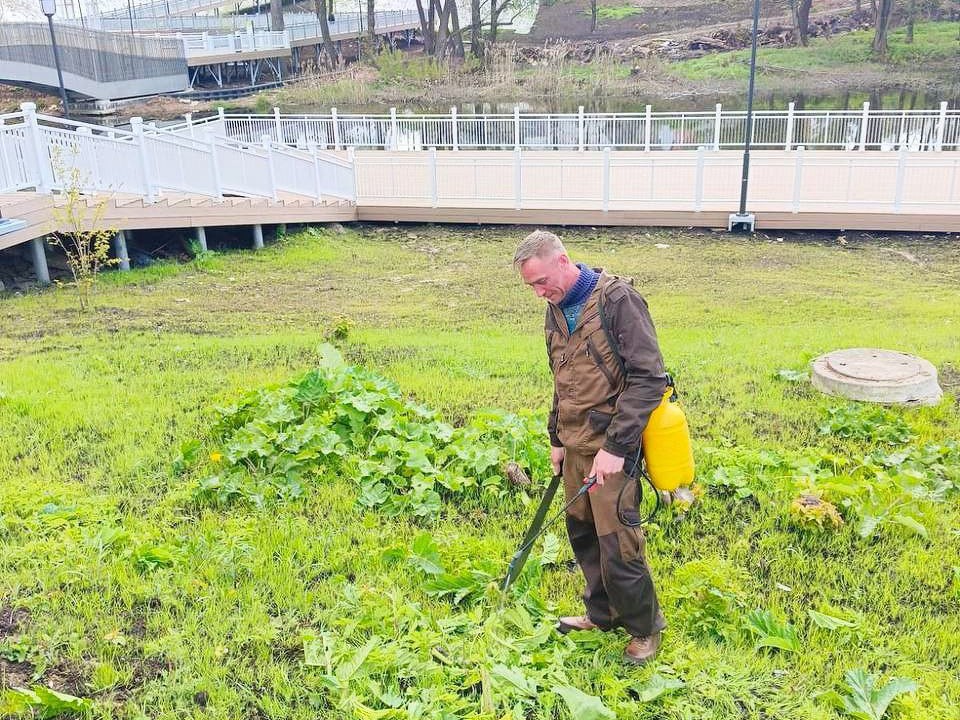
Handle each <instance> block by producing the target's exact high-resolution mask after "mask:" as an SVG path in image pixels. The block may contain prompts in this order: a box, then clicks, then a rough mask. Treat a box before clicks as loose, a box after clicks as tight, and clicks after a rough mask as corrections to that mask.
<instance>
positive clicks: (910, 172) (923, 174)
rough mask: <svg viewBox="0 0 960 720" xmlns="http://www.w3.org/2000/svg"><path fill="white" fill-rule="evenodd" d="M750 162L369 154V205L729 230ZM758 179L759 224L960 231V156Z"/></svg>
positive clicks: (834, 160)
mask: <svg viewBox="0 0 960 720" xmlns="http://www.w3.org/2000/svg"><path fill="white" fill-rule="evenodd" d="M741 162H742V157H741V153H739V152H736V151H724V150H721V151H716V152H713V151H707V150H704V149H700V150H695V151H691V150H681V151H678V152H673V153H646V152H643V151H622V152H613V151H611V150H609V149H606V150H603V151H600V152H598V151H584V152H578V151H569V150H566V151H563V150H561V151H526V150H513V151H483V152H480V151H470V150H464V151H458V152H454V151H438V150H430V151H428V152H423V153H408V152H393V151H387V152H376V151H360V152H358V153H357V154H356V164H355V168H356V184H357V205H358V206H359V207H362V208H370V207H390V208H397V207H421V208H459V209H469V208H474V209H477V210H478V211H480V216H481V217H482V211H483V210H484V209H498V210H555V211H569V210H576V211H599V212H602V213H605V212H608V211H644V210H646V211H668V212H669V211H674V212H678V211H679V212H694V213H699V212H712V213H717V214H722V217H723V222H725V220H726V216H727V213H729V212H730V211H731V210H733V209H735V208H736V207H737V202H738V199H739V191H740V182H739V181H740V169H741ZM750 171H751V172H750V186H749V206H750V208H751V209H752V210H756V211H759V212H767V213H773V212H777V213H785V214H788V215H789V214H793V213H800V212H806V213H818V212H819V213H851V212H853V213H857V212H861V213H870V214H879V215H885V214H898V213H916V214H926V215H929V216H936V215H938V214H939V215H943V216H945V217H947V218H953V221H952V224H953V225H955V224H956V215H957V211H958V208H960V153H925V152H909V151H907V150H906V149H904V150H900V151H898V152H885V153H882V152H873V153H852V154H851V153H847V152H844V151H836V150H833V151H818V152H808V151H806V150H805V149H804V148H803V147H800V148H797V149H795V150H793V151H790V152H787V151H784V150H783V149H780V150H758V151H756V152H755V153H754V154H753V156H752V158H751V165H750ZM601 217H602V216H598V218H597V219H596V220H591V221H590V222H602V220H601V219H600V218H601ZM881 227H882V226H881ZM924 227H928V228H929V229H936V225H934V224H930V225H924Z"/></svg>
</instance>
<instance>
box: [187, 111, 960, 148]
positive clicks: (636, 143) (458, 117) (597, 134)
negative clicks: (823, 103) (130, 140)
mask: <svg viewBox="0 0 960 720" xmlns="http://www.w3.org/2000/svg"><path fill="white" fill-rule="evenodd" d="M196 122H198V123H201V124H202V123H217V124H218V125H219V126H220V127H221V131H220V132H221V134H225V135H226V136H228V137H233V138H237V139H240V140H243V141H245V142H256V141H257V140H258V139H259V138H260V136H261V135H263V134H264V133H267V134H270V135H271V137H272V138H273V139H274V140H276V141H277V142H282V143H285V144H288V145H298V144H305V143H308V142H314V143H317V144H318V145H320V146H322V147H329V148H334V149H336V150H340V149H343V148H346V147H354V148H358V149H367V148H369V149H382V150H427V149H429V148H437V149H450V150H513V149H516V148H520V149H523V150H547V149H552V150H579V151H583V150H602V149H604V148H606V147H609V148H612V149H615V150H642V151H645V152H646V151H653V150H677V149H693V150H695V149H697V148H700V147H703V148H706V149H708V150H714V151H718V150H732V149H737V148H740V147H741V146H742V144H743V136H744V130H745V127H746V112H744V111H740V110H733V111H730V110H723V108H722V107H721V106H720V105H717V106H716V108H715V109H714V110H713V111H711V112H688V113H671V112H653V111H652V108H651V106H649V105H648V106H647V109H646V112H644V113H586V112H583V109H582V108H581V110H580V112H579V113H571V114H527V113H521V112H520V111H519V109H516V110H515V111H514V113H513V114H511V115H464V114H458V113H457V111H456V109H451V112H450V114H449V115H422V114H421V115H409V114H398V113H397V112H396V110H395V109H391V111H390V114H388V115H352V114H351V115H346V114H340V113H337V111H336V108H333V109H332V110H331V112H330V114H329V115H281V114H280V113H279V111H278V110H274V114H273V115H240V114H232V113H224V112H222V111H221V112H220V113H219V115H215V116H211V117H209V118H206V119H204V120H199V121H196ZM178 127H179V128H183V127H185V125H180V126H178ZM801 145H802V146H804V147H805V148H807V149H817V150H847V151H852V150H882V151H890V150H899V149H901V148H904V149H907V150H910V151H911V152H914V151H917V152H919V151H941V150H960V110H957V109H954V110H950V109H948V108H947V103H945V102H944V103H941V104H940V107H939V108H938V109H934V110H872V109H871V108H870V105H869V103H864V105H863V107H862V109H860V110H855V111H848V110H832V111H831V110H828V111H824V110H796V109H795V107H794V105H793V103H791V104H790V105H789V107H788V108H787V110H786V111H772V110H768V111H759V112H756V113H754V132H753V146H754V147H756V148H758V149H783V150H792V149H794V148H796V147H798V146H801Z"/></svg>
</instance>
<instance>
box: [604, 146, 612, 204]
mask: <svg viewBox="0 0 960 720" xmlns="http://www.w3.org/2000/svg"><path fill="white" fill-rule="evenodd" d="M609 208H610V148H609V147H605V148H604V149H603V211H604V212H607V210H608V209H609Z"/></svg>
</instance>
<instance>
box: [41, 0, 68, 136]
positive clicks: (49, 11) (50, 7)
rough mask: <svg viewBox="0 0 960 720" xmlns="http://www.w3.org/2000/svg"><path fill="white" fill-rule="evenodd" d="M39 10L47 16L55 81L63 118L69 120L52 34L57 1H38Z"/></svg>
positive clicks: (56, 50)
mask: <svg viewBox="0 0 960 720" xmlns="http://www.w3.org/2000/svg"><path fill="white" fill-rule="evenodd" d="M40 10H41V11H42V12H43V14H44V15H46V16H47V24H48V26H49V27H50V44H51V45H52V46H53V64H54V65H56V66H57V81H58V82H59V83H60V102H62V103H63V116H64V117H65V118H67V120H69V119H70V105H69V103H68V102H67V90H66V88H65V87H64V86H63V71H62V70H61V69H60V49H59V48H58V47H57V36H56V34H55V33H54V32H53V15H54V13H56V12H57V0H40Z"/></svg>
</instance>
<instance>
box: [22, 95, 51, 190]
mask: <svg viewBox="0 0 960 720" xmlns="http://www.w3.org/2000/svg"><path fill="white" fill-rule="evenodd" d="M20 110H22V111H23V122H24V125H25V126H26V132H27V135H29V136H30V147H32V148H33V162H34V163H35V165H36V171H37V176H36V180H37V192H41V193H48V192H50V191H51V190H52V189H53V169H52V168H51V166H50V157H49V156H48V155H47V153H46V151H45V150H44V147H43V140H42V139H41V138H40V125H39V124H38V123H37V106H36V105H35V104H34V103H31V102H27V103H21V105H20Z"/></svg>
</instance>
